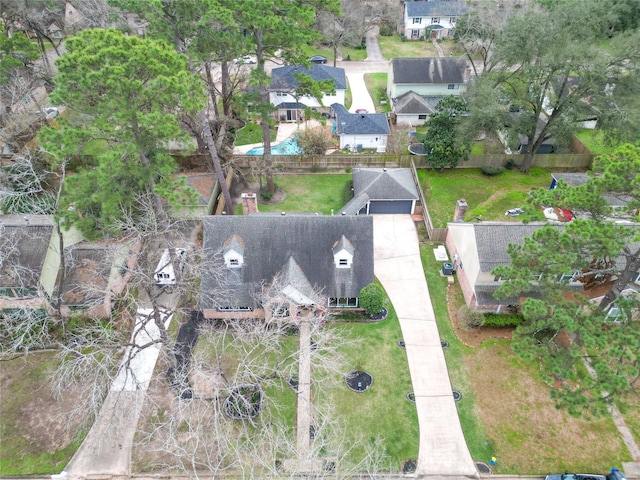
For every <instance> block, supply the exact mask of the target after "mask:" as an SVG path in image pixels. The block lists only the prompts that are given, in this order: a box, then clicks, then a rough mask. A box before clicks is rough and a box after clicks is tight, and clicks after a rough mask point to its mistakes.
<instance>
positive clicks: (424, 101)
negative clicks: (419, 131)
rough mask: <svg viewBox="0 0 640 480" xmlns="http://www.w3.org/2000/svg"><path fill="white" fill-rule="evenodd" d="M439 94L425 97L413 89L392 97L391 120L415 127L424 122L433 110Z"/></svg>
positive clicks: (398, 123)
mask: <svg viewBox="0 0 640 480" xmlns="http://www.w3.org/2000/svg"><path fill="white" fill-rule="evenodd" d="M440 99H442V97H441V96H436V97H427V96H423V95H418V94H417V93H416V92H414V91H413V90H411V91H409V92H406V93H403V94H402V95H400V96H399V97H396V98H392V99H391V104H392V111H393V113H392V115H391V120H392V122H394V124H396V125H408V126H411V127H416V126H420V125H422V124H424V122H426V121H427V120H428V119H429V116H430V115H431V114H432V113H433V112H435V108H436V104H437V103H438V102H439V101H440Z"/></svg>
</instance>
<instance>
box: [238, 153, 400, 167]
mask: <svg viewBox="0 0 640 480" xmlns="http://www.w3.org/2000/svg"><path fill="white" fill-rule="evenodd" d="M256 157H259V156H256V155H234V156H233V163H234V164H235V165H236V167H239V168H249V167H251V164H252V163H254V162H255V161H256ZM411 157H412V156H411V155H386V154H371V155H367V154H353V155H345V154H336V153H334V154H332V155H313V156H312V155H273V156H272V157H271V161H272V162H273V168H274V169H275V170H304V169H315V168H327V169H339V168H359V167H367V168H383V167H389V168H393V167H408V166H409V165H410V163H411Z"/></svg>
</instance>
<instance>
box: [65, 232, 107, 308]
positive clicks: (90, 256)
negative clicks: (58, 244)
mask: <svg viewBox="0 0 640 480" xmlns="http://www.w3.org/2000/svg"><path fill="white" fill-rule="evenodd" d="M112 260H113V258H112V255H111V251H110V248H109V247H108V246H106V245H101V244H87V243H85V244H80V245H75V246H73V247H70V248H69V249H66V250H65V267H66V273H65V276H64V279H63V281H62V284H61V286H60V293H61V296H62V303H63V305H82V306H86V307H91V306H93V305H96V304H99V303H102V302H103V301H104V298H105V292H106V290H107V288H108V286H109V275H110V272H111V266H112V263H113V262H112Z"/></svg>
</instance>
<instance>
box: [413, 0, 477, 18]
mask: <svg viewBox="0 0 640 480" xmlns="http://www.w3.org/2000/svg"><path fill="white" fill-rule="evenodd" d="M404 6H405V8H406V9H407V16H408V17H434V16H437V17H457V16H460V15H464V14H465V13H466V12H467V10H468V8H467V6H466V5H465V4H464V2H460V1H451V0H449V1H447V0H444V1H426V2H418V1H416V2H406V3H405V4H404Z"/></svg>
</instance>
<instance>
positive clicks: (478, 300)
mask: <svg viewBox="0 0 640 480" xmlns="http://www.w3.org/2000/svg"><path fill="white" fill-rule="evenodd" d="M545 225H547V223H545V222H532V223H528V224H524V223H513V222H482V223H464V222H454V223H449V224H448V225H447V238H446V240H445V245H446V247H447V250H448V251H449V256H450V258H451V259H452V264H453V268H454V271H455V273H456V277H457V279H458V282H459V284H460V288H461V289H462V293H463V294H464V299H465V302H466V304H467V306H468V307H469V309H471V310H477V311H487V312H498V313H499V312H501V311H505V309H506V308H507V307H509V306H511V305H518V304H519V303H520V299H519V298H504V299H500V300H497V299H495V298H494V297H493V294H494V292H495V291H496V290H497V289H498V287H499V286H500V285H501V284H502V280H501V279H500V278H497V277H495V276H494V275H493V274H492V273H491V272H492V271H493V270H494V269H495V268H496V267H498V266H501V265H509V264H510V263H511V259H510V258H509V255H508V254H507V249H508V247H509V245H510V244H512V243H513V244H518V245H522V244H523V243H524V239H525V238H527V237H530V236H531V235H533V233H534V232H535V231H536V230H538V229H540V228H542V227H543V226H545ZM556 228H563V227H562V226H556ZM567 274H568V275H573V272H567ZM570 286H571V287H572V288H574V289H575V290H582V284H581V283H579V282H577V281H575V282H572V283H571V284H570ZM533 295H534V294H533ZM533 295H532V296H533Z"/></svg>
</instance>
